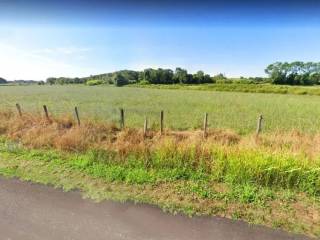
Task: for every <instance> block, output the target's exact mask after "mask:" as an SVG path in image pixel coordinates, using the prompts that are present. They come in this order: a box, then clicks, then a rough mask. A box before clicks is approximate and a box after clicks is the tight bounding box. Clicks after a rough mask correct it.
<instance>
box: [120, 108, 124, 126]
mask: <svg viewBox="0 0 320 240" xmlns="http://www.w3.org/2000/svg"><path fill="white" fill-rule="evenodd" d="M120 128H121V129H123V128H124V110H123V108H120Z"/></svg>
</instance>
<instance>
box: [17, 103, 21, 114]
mask: <svg viewBox="0 0 320 240" xmlns="http://www.w3.org/2000/svg"><path fill="white" fill-rule="evenodd" d="M16 108H17V110H18V113H19V116H20V117H22V112H21V107H20V104H19V103H16Z"/></svg>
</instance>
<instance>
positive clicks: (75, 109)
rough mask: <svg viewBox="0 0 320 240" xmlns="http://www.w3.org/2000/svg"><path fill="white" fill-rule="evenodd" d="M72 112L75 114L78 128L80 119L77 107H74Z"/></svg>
mask: <svg viewBox="0 0 320 240" xmlns="http://www.w3.org/2000/svg"><path fill="white" fill-rule="evenodd" d="M74 111H75V113H76V117H77V122H78V126H80V117H79V112H78V107H75V108H74Z"/></svg>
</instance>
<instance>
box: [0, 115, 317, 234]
mask: <svg viewBox="0 0 320 240" xmlns="http://www.w3.org/2000/svg"><path fill="white" fill-rule="evenodd" d="M0 136H2V138H1V140H0V174H1V175H4V176H7V177H19V178H21V179H24V180H31V181H34V182H39V183H44V184H51V185H53V186H56V187H62V188H63V189H65V190H70V189H80V190H81V191H82V192H83V193H84V195H85V196H87V197H90V198H92V199H96V200H103V199H114V200H120V201H126V200H132V201H135V202H143V203H150V204H154V205H157V206H160V207H161V208H163V209H165V210H169V211H171V212H183V213H186V214H188V215H193V214H197V215H220V216H225V217H229V218H234V219H243V220H245V221H248V222H251V223H257V224H264V225H267V226H271V227H277V228H282V229H285V230H288V231H292V232H297V233H304V234H307V235H309V236H314V237H319V236H320V161H319V156H320V148H319V147H318V146H319V142H320V135H319V134H313V135H309V134H302V133H299V132H292V133H280V132H279V133H274V134H261V135H259V137H255V136H250V135H248V136H239V135H237V134H236V133H233V132H230V131H226V130H218V129H210V130H209V131H208V134H207V138H205V139H204V138H203V135H202V132H201V131H182V132H177V131H170V130H169V129H166V130H165V132H164V134H163V135H160V134H159V133H158V132H157V131H154V130H149V131H148V132H147V135H146V136H144V134H143V132H142V130H141V129H134V128H125V129H122V130H121V129H118V128H117V127H115V126H114V125H110V124H107V123H97V122H92V121H82V122H81V126H77V125H75V122H74V120H72V119H70V118H50V119H44V118H42V117H40V116H39V115H35V114H33V115H29V114H27V113H24V115H23V117H17V116H15V115H14V114H12V112H2V113H1V112H0Z"/></svg>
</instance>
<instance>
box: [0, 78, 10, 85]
mask: <svg viewBox="0 0 320 240" xmlns="http://www.w3.org/2000/svg"><path fill="white" fill-rule="evenodd" d="M6 83H8V81H7V80H5V79H4V78H1V77H0V84H6Z"/></svg>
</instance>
